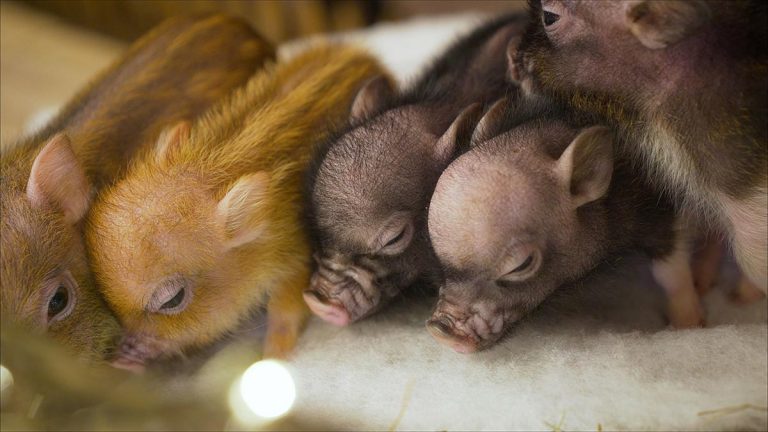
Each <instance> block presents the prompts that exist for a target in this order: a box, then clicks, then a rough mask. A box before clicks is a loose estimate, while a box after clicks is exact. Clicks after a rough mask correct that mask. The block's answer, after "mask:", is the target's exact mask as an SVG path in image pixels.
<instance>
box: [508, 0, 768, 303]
mask: <svg viewBox="0 0 768 432" xmlns="http://www.w3.org/2000/svg"><path fill="white" fill-rule="evenodd" d="M531 13H532V17H531V21H530V27H529V29H528V30H527V32H526V35H525V37H524V38H523V42H522V45H521V47H520V50H519V52H518V54H517V55H516V60H517V61H516V66H515V68H513V71H512V73H513V75H514V74H515V73H517V71H524V72H532V73H533V76H534V82H533V83H532V84H533V85H532V86H531V88H533V89H538V90H540V91H544V92H546V93H548V94H550V95H552V96H554V97H557V98H559V99H561V100H562V101H564V102H566V103H568V104H570V105H571V106H573V107H575V108H577V109H584V110H588V111H590V112H593V113H595V114H599V115H600V116H601V118H602V120H603V121H606V122H608V123H610V124H611V125H613V126H614V127H615V128H616V129H617V130H618V131H619V132H620V133H621V135H623V136H624V138H626V139H625V140H624V142H626V143H627V144H631V145H629V146H628V149H629V150H630V151H632V152H633V153H634V155H633V156H634V158H635V159H637V160H643V161H645V162H647V166H648V167H649V168H650V169H648V172H649V173H650V175H649V178H650V179H652V180H653V182H654V183H655V184H656V186H657V187H660V188H664V189H667V190H668V192H670V194H671V196H673V197H674V198H675V201H677V202H678V203H679V205H678V207H679V208H680V209H685V210H687V211H689V212H690V213H692V214H693V217H695V218H703V219H705V221H706V223H708V224H711V225H713V226H715V227H716V228H717V229H718V230H720V232H722V233H723V234H725V235H726V236H727V237H729V239H730V240H729V243H731V245H732V247H733V250H734V254H735V256H736V259H737V261H738V263H739V265H740V266H741V268H742V269H743V270H744V272H745V274H746V275H747V276H749V278H750V279H751V281H752V283H753V284H754V285H756V286H757V288H759V289H760V290H762V291H763V292H765V291H766V288H767V287H768V278H767V277H766V274H767V273H766V272H767V271H768V260H767V257H768V26H766V21H768V6H766V3H765V2H762V1H757V0H734V1H731V0H728V1H721V0H706V1H705V0H691V1H681V0H668V1H648V0H632V1H612V2H604V1H566V0H541V1H538V0H534V1H531ZM515 69H517V71H516V70H515Z"/></svg>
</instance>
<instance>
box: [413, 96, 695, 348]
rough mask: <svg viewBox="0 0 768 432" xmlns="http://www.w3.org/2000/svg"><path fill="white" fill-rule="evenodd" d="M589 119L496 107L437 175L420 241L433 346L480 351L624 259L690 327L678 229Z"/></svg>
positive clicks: (688, 279)
mask: <svg viewBox="0 0 768 432" xmlns="http://www.w3.org/2000/svg"><path fill="white" fill-rule="evenodd" d="M593 121H594V120H592V119H590V118H589V117H585V116H580V115H578V114H576V113H572V112H569V111H567V110H564V109H561V108H559V107H558V106H556V105H555V104H553V103H549V102H547V101H546V100H545V99H543V98H539V99H537V100H527V99H520V100H519V101H518V103H512V104H511V106H510V105H509V104H508V103H507V101H504V100H502V101H500V102H499V103H497V104H496V105H495V106H494V107H493V108H491V110H489V112H488V113H487V114H486V115H485V116H484V117H483V119H482V120H481V121H480V123H479V124H478V126H477V129H476V130H475V133H474V134H473V139H472V141H473V144H474V146H473V147H472V148H471V150H469V151H468V152H466V153H465V154H463V155H461V156H460V157H458V158H457V159H456V160H455V161H454V162H453V163H452V164H451V165H450V166H449V167H448V168H447V169H446V170H445V172H444V173H443V175H442V176H441V177H440V180H439V181H438V183H437V186H436V189H435V192H434V195H433V197H432V201H431V203H430V207H429V235H430V238H431V240H432V244H433V246H434V250H435V254H436V255H437V257H438V259H439V261H440V264H441V267H442V269H443V274H444V277H445V281H444V284H443V285H442V286H441V288H440V295H439V300H438V303H437V306H436V308H435V310H434V313H433V315H432V317H431V318H430V319H429V320H428V322H427V328H428V330H429V331H430V333H431V334H432V335H433V336H434V337H435V338H436V339H437V340H438V341H440V342H441V343H444V344H446V345H448V346H450V347H452V348H453V349H454V350H456V351H458V352H462V353H468V352H473V351H477V350H481V349H484V348H487V347H489V346H491V345H492V344H494V343H495V342H496V341H497V340H498V339H499V338H500V337H501V336H502V335H503V334H504V333H505V332H506V331H507V330H508V329H509V328H510V326H512V324H513V323H514V322H516V321H517V320H519V319H520V318H522V317H523V316H524V315H526V314H527V313H529V312H530V311H531V310H533V309H534V308H535V307H536V306H537V305H538V304H539V303H541V302H542V301H543V300H544V299H545V298H546V297H547V296H548V295H549V294H551V293H552V292H553V291H554V290H555V289H557V288H558V287H560V286H562V285H567V284H569V283H572V282H574V281H577V280H578V279H581V278H582V277H584V276H585V275H587V274H588V273H589V272H590V271H592V270H593V269H594V268H596V267H597V266H598V265H599V264H601V263H603V262H605V261H607V260H609V259H613V258H615V257H616V256H620V255H622V254H624V253H627V252H630V251H635V250H636V251H641V252H644V253H645V254H647V255H648V256H649V257H650V258H651V259H652V270H653V275H654V277H655V278H656V280H657V281H658V282H659V283H660V284H661V285H662V286H663V287H664V288H665V289H666V291H667V293H668V296H669V318H670V321H671V323H672V324H673V325H675V326H677V327H690V326H697V325H699V324H700V323H701V310H700V306H699V301H698V296H697V295H696V291H695V288H694V283H693V277H692V274H691V268H690V263H689V257H690V250H689V246H688V241H687V240H688V239H687V235H686V233H685V231H684V230H682V228H684V227H683V226H681V225H680V224H679V222H678V221H677V220H676V217H675V213H674V211H673V207H672V205H671V203H670V202H669V201H668V200H667V199H666V198H665V197H664V196H663V195H661V194H660V193H659V192H658V191H657V190H655V189H654V188H653V187H652V186H651V185H650V183H649V182H648V181H647V180H645V178H644V176H643V175H642V173H640V172H638V170H637V169H636V168H635V167H633V166H632V164H631V163H630V161H629V160H628V158H627V157H626V156H625V155H623V154H622V153H621V152H620V151H617V149H618V148H620V146H619V145H618V144H617V138H616V136H615V134H614V133H613V132H612V131H611V130H610V129H609V128H607V127H605V126H595V125H594V123H592V122H593Z"/></svg>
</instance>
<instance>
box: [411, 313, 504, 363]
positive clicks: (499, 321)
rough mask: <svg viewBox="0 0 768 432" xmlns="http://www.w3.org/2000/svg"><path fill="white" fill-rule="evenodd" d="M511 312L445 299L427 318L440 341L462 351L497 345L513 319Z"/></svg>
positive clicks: (459, 351)
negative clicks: (467, 306)
mask: <svg viewBox="0 0 768 432" xmlns="http://www.w3.org/2000/svg"><path fill="white" fill-rule="evenodd" d="M510 318H511V314H510V313H508V312H505V311H501V310H494V309H489V308H479V309H471V310H466V309H461V308H459V307H457V306H456V305H453V304H450V303H448V302H446V301H445V300H440V301H439V302H438V306H437V309H436V310H435V312H434V313H433V314H432V317H431V318H430V319H428V320H427V322H426V326H427V330H428V331H429V333H430V334H431V335H432V337H433V338H435V340H437V341H438V342H439V343H441V344H443V345H446V346H448V347H450V348H451V349H453V350H454V351H456V352H458V353H460V354H469V353H473V352H477V351H482V350H484V349H487V348H489V347H491V346H493V345H494V344H495V343H496V342H497V341H498V340H499V339H501V337H502V336H503V335H504V333H506V330H507V327H508V325H509V324H511V323H512V321H513V320H511V319H510Z"/></svg>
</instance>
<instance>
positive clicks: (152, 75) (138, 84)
mask: <svg viewBox="0 0 768 432" xmlns="http://www.w3.org/2000/svg"><path fill="white" fill-rule="evenodd" d="M272 57H273V49H272V47H271V46H270V45H269V44H268V43H267V42H265V41H264V40H263V39H262V38H261V37H259V36H258V35H257V34H256V33H254V32H253V30H251V28H250V27H249V26H248V25H247V24H246V23H244V22H243V21H240V20H237V19H232V18H228V17H225V16H205V17H203V16H201V17H190V18H176V19H172V20H169V21H167V22H165V23H164V24H162V25H160V26H159V27H157V28H156V29H154V30H153V31H151V32H150V33H148V34H147V35H146V36H144V37H142V38H141V39H139V40H138V41H136V42H135V43H134V44H133V45H132V46H131V47H130V48H129V49H128V50H127V52H126V53H125V55H124V56H123V57H122V58H121V59H120V60H118V61H117V62H116V63H115V64H114V65H112V66H111V67H110V68H109V69H107V70H106V71H104V72H103V73H101V74H100V75H99V76H98V77H97V78H96V79H95V80H94V81H93V82H92V83H91V84H90V85H89V86H88V87H86V88H85V89H83V90H82V91H81V92H80V93H79V94H77V95H76V97H75V98H74V99H73V100H72V101H71V102H70V103H69V104H67V105H66V106H65V107H64V108H63V109H62V111H61V112H60V114H59V115H58V116H57V117H56V118H55V119H53V120H52V121H51V122H50V123H49V124H48V125H47V126H46V127H45V128H44V129H43V130H41V131H40V132H39V133H37V134H36V135H34V136H32V137H29V138H27V139H24V140H22V141H21V142H19V143H18V144H17V145H15V146H14V147H12V148H9V149H8V150H7V151H6V152H4V153H3V154H2V161H1V163H2V178H1V180H0V202H1V203H2V209H3V211H2V216H1V217H2V222H1V223H2V225H1V230H2V236H0V300H1V309H2V318H3V321H4V322H5V321H9V322H14V323H17V324H23V325H26V326H28V327H30V328H32V329H34V330H35V331H40V332H47V333H48V334H49V335H51V336H52V337H53V338H54V339H56V340H57V341H59V342H60V343H62V344H64V345H65V346H66V347H67V348H69V349H70V350H71V351H73V352H75V353H76V354H78V355H79V356H80V357H84V358H87V359H89V360H94V361H98V360H103V358H104V356H105V355H106V354H108V353H109V351H111V350H112V348H113V347H114V342H115V339H116V337H117V336H118V335H119V331H120V328H119V324H118V323H117V321H116V320H115V318H114V316H113V315H112V313H111V312H110V311H109V310H108V308H107V306H106V304H105V303H104V301H103V300H102V299H101V297H100V295H99V294H98V292H97V291H96V289H95V287H94V285H93V277H92V275H91V272H90V270H89V267H88V259H87V252H86V250H85V246H84V241H83V232H82V229H83V224H82V220H83V218H84V217H85V215H86V212H87V211H88V209H89V207H90V203H91V201H92V197H93V192H95V191H98V190H99V189H101V188H102V187H104V186H105V185H108V184H110V183H112V182H113V181H115V179H116V178H117V177H118V176H119V173H120V172H121V171H122V170H123V169H124V168H125V166H126V165H127V164H128V162H129V160H130V159H131V158H132V157H133V156H134V154H136V152H137V151H138V149H139V148H141V147H142V146H143V145H145V144H147V143H154V141H155V140H156V139H157V136H158V135H159V133H160V131H161V130H162V128H163V127H165V125H167V124H168V123H169V122H175V121H179V120H182V119H193V118H195V117H197V116H199V115H201V114H202V113H203V112H204V111H206V110H207V109H208V108H209V107H210V106H212V104H213V103H214V102H216V101H217V100H218V99H220V98H222V97H224V96H226V95H228V94H229V93H230V92H231V91H232V90H233V89H234V88H236V87H237V86H239V85H242V84H244V83H245V82H247V80H248V78H249V77H250V76H251V75H252V74H253V72H254V71H255V70H256V69H257V68H258V67H260V66H261V65H262V64H263V63H264V62H265V61H267V60H269V59H271V58H272Z"/></svg>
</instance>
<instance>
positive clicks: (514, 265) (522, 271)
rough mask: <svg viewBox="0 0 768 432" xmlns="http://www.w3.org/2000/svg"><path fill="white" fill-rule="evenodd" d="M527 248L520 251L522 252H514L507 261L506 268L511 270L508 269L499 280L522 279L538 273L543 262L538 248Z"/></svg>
mask: <svg viewBox="0 0 768 432" xmlns="http://www.w3.org/2000/svg"><path fill="white" fill-rule="evenodd" d="M526 249H527V251H520V252H522V253H520V252H517V253H514V254H513V255H512V257H511V258H510V259H509V260H508V261H507V262H506V266H507V267H506V268H507V269H509V270H506V271H505V273H504V274H502V275H501V277H500V278H499V282H517V281H522V280H525V279H528V278H530V277H531V276H533V275H534V274H535V273H536V271H537V270H538V268H539V264H540V262H541V258H540V257H541V255H540V254H539V252H538V250H537V249H533V250H531V248H526ZM519 257H523V258H519Z"/></svg>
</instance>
